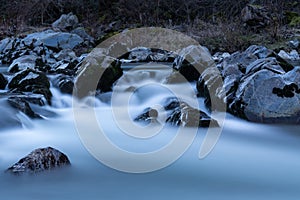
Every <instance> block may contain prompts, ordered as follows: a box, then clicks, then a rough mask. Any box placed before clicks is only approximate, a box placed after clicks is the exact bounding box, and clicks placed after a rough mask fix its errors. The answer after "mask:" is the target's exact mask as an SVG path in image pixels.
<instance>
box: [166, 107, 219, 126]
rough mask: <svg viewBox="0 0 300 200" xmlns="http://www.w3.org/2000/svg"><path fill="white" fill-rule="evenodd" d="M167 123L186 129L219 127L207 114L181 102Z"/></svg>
mask: <svg viewBox="0 0 300 200" xmlns="http://www.w3.org/2000/svg"><path fill="white" fill-rule="evenodd" d="M166 122H169V123H171V124H172V125H175V126H184V127H209V126H211V127H218V126H219V125H218V122H217V121H216V120H214V119H212V118H211V117H209V116H208V115H207V114H206V113H205V112H203V111H201V110H198V109H195V108H192V107H191V106H189V105H188V104H186V103H183V102H181V103H180V106H179V107H177V108H176V109H175V110H174V111H173V112H172V113H171V114H170V116H169V117H168V118H167V120H166Z"/></svg>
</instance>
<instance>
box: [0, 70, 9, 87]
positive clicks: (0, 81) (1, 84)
mask: <svg viewBox="0 0 300 200" xmlns="http://www.w3.org/2000/svg"><path fill="white" fill-rule="evenodd" d="M6 85H7V80H6V78H5V77H4V76H3V74H1V73H0V90H4V89H5V87H6Z"/></svg>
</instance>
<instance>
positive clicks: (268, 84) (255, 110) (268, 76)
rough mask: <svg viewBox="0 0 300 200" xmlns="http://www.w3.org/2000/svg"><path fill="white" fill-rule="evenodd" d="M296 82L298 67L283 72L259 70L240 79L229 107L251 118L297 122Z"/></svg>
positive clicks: (299, 107) (299, 75) (299, 109)
mask: <svg viewBox="0 0 300 200" xmlns="http://www.w3.org/2000/svg"><path fill="white" fill-rule="evenodd" d="M299 82H300V68H299V67H297V68H295V69H294V70H292V71H290V72H288V73H286V74H284V75H282V74H278V73H275V72H273V71H270V70H268V69H263V70H260V71H258V72H256V73H254V74H253V75H251V76H249V77H247V78H246V79H244V80H243V81H242V82H241V83H240V85H239V87H238V90H237V92H236V99H235V101H234V102H233V103H232V105H230V106H231V109H232V110H233V111H234V113H235V114H236V115H238V116H240V117H244V118H246V119H248V120H250V121H254V122H264V123H300V115H299V114H300V105H299V100H300V94H299V93H300V90H299V88H298V87H299Z"/></svg>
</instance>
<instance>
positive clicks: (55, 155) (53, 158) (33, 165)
mask: <svg viewBox="0 0 300 200" xmlns="http://www.w3.org/2000/svg"><path fill="white" fill-rule="evenodd" d="M70 164H71V163H70V161H69V159H68V157H67V156H66V155H65V154H63V153H62V152H60V151H58V150H56V149H54V148H52V147H47V148H40V149H36V150H34V151H32V152H31V153H30V154H28V155H27V156H25V157H24V158H22V159H21V160H19V161H18V162H17V163H16V164H14V165H13V166H11V167H10V168H8V169H7V172H10V173H12V174H16V175H20V174H35V173H38V172H43V171H49V170H53V169H56V168H60V167H63V166H68V165H70Z"/></svg>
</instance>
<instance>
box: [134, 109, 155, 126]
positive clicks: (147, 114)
mask: <svg viewBox="0 0 300 200" xmlns="http://www.w3.org/2000/svg"><path fill="white" fill-rule="evenodd" d="M157 117H158V111H157V110H156V109H153V108H150V107H149V108H146V109H145V110H144V111H143V112H142V114H140V115H139V116H137V117H136V118H135V119H134V121H142V122H146V123H150V122H151V121H154V120H156V119H157Z"/></svg>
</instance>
